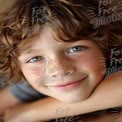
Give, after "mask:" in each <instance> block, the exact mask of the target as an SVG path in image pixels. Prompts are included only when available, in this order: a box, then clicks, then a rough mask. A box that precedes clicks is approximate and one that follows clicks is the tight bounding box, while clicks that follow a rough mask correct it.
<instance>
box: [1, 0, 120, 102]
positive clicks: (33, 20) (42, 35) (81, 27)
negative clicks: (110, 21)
mask: <svg viewBox="0 0 122 122" xmlns="http://www.w3.org/2000/svg"><path fill="white" fill-rule="evenodd" d="M89 6H90V5H89ZM92 7H93V6H92ZM88 9H89V7H88V5H87V4H86V3H84V2H83V1H82V0H74V1H73V0H50V1H49V0H31V1H30V0H26V1H25V0H21V2H20V3H17V5H16V6H14V8H13V9H12V10H11V11H10V12H9V14H8V16H6V17H5V18H4V19H3V20H2V21H1V22H0V26H1V27H2V29H1V40H0V41H1V42H0V44H1V49H0V51H1V54H0V58H1V60H2V61H3V65H2V67H1V71H3V70H5V71H8V72H9V73H11V76H13V75H15V74H16V76H17V77H18V76H23V77H25V78H26V79H27V80H28V81H29V83H30V84H31V85H32V86H33V87H34V88H35V89H37V90H38V91H39V92H41V93H44V94H46V95H49V96H52V97H54V98H57V99H59V100H61V101H64V102H70V103H72V102H78V101H81V100H84V99H86V98H87V97H88V96H89V95H90V94H91V93H92V91H93V90H94V88H95V87H96V86H97V85H98V83H99V82H100V81H101V80H102V79H103V78H104V75H105V58H108V57H109V53H108V52H109V51H108V49H107V48H108V47H109V46H113V44H115V43H116V38H117V37H116V36H115V35H114V34H113V33H112V31H111V33H110V32H109V30H108V26H106V27H100V28H98V29H93V26H92V25H90V23H89V21H90V19H91V17H90V16H89V15H88V11H87V10H88ZM110 27H111V26H110ZM111 30H112V28H111ZM109 35H111V37H113V39H114V38H115V41H114V43H112V42H109V40H108V36H109ZM117 43H118V44H119V41H118V42H117ZM14 77H15V76H14Z"/></svg>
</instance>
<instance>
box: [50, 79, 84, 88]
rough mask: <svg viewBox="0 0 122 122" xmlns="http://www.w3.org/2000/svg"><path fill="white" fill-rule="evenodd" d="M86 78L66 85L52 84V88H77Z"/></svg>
mask: <svg viewBox="0 0 122 122" xmlns="http://www.w3.org/2000/svg"><path fill="white" fill-rule="evenodd" d="M85 79H86V78H84V79H82V80H80V81H77V82H75V83H72V84H69V85H65V86H51V87H50V88H51V89H55V90H68V89H72V88H76V87H78V86H80V84H81V83H82V82H83V81H84V80H85Z"/></svg>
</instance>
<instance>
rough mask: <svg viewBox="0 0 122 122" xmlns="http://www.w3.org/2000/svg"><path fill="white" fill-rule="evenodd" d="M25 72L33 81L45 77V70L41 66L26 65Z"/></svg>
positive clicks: (27, 77) (28, 78)
mask: <svg viewBox="0 0 122 122" xmlns="http://www.w3.org/2000/svg"><path fill="white" fill-rule="evenodd" d="M22 71H23V74H24V75H25V77H26V79H27V80H29V81H32V82H35V81H38V80H41V79H43V77H44V74H45V73H44V70H43V68H41V67H35V66H33V67H28V68H27V67H25V68H23V70H22Z"/></svg>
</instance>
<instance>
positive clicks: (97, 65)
mask: <svg viewBox="0 0 122 122" xmlns="http://www.w3.org/2000/svg"><path fill="white" fill-rule="evenodd" d="M78 66H79V67H80V69H81V71H82V70H83V71H84V72H86V73H89V74H93V75H95V76H96V77H97V76H103V74H104V72H105V60H104V58H103V55H102V54H101V53H100V52H96V53H94V52H93V53H92V52H89V53H88V54H86V55H84V56H82V57H79V58H78Z"/></svg>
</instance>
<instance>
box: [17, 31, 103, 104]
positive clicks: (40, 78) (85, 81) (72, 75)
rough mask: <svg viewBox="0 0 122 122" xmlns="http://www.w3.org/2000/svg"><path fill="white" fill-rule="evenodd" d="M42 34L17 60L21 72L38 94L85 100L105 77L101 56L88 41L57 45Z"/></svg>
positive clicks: (75, 100) (74, 100)
mask: <svg viewBox="0 0 122 122" xmlns="http://www.w3.org/2000/svg"><path fill="white" fill-rule="evenodd" d="M53 35H54V33H53V31H51V29H49V30H46V29H45V30H44V31H43V34H41V36H38V37H34V43H33V45H32V47H31V48H30V49H28V50H27V51H25V52H24V53H22V54H21V55H20V56H19V61H20V64H21V70H22V72H23V74H24V76H25V77H26V79H27V80H28V82H29V83H30V84H31V85H32V86H33V87H34V88H35V89H36V90H37V91H39V92H41V93H43V94H46V95H48V96H51V97H54V98H56V99H58V100H60V101H63V102H68V103H73V102H79V101H82V100H85V99H86V98H87V97H88V96H89V95H90V94H91V92H92V91H93V90H94V88H95V87H96V86H97V85H98V83H99V82H100V81H101V80H102V78H103V77H104V71H105V66H104V61H103V53H102V51H101V49H100V48H99V46H98V45H97V44H96V43H95V42H93V41H91V40H79V41H77V42H63V41H56V39H55V38H54V36H53Z"/></svg>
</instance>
